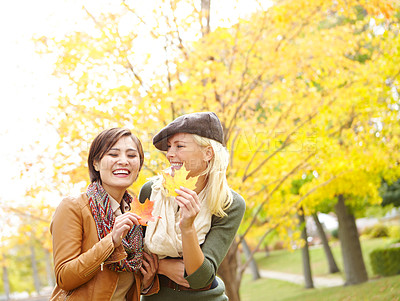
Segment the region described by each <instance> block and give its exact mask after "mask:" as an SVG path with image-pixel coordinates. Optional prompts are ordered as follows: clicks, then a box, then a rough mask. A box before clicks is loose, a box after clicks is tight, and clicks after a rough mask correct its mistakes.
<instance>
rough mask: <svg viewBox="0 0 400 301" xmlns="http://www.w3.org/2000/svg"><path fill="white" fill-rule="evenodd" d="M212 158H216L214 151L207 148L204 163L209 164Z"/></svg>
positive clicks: (209, 147)
mask: <svg viewBox="0 0 400 301" xmlns="http://www.w3.org/2000/svg"><path fill="white" fill-rule="evenodd" d="M212 158H214V150H213V148H212V147H211V146H207V147H206V149H205V151H204V161H207V162H209V161H211V159H212Z"/></svg>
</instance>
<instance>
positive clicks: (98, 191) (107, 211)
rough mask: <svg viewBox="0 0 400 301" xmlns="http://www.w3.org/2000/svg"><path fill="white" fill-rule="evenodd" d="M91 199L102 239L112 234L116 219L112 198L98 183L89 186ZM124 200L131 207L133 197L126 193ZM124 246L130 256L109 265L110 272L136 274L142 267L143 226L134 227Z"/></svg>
mask: <svg viewBox="0 0 400 301" xmlns="http://www.w3.org/2000/svg"><path fill="white" fill-rule="evenodd" d="M86 194H87V196H88V198H89V205H90V208H91V210H92V215H93V218H94V221H95V223H96V228H97V235H98V236H99V239H102V238H103V237H105V236H106V235H107V234H109V233H111V232H112V229H113V227H114V222H115V217H114V212H113V210H112V208H111V204H110V197H109V195H108V193H107V192H106V191H105V190H104V188H103V186H101V185H100V183H98V182H93V183H91V184H90V185H89V186H88V189H87V192H86ZM123 200H124V201H125V202H126V203H127V204H128V205H130V203H131V202H132V196H131V195H130V194H129V193H128V192H127V191H126V192H125V194H124V196H123ZM122 245H123V247H124V249H125V251H126V253H127V254H128V256H127V258H125V259H123V260H121V261H119V262H116V263H112V264H109V265H107V266H108V267H109V269H110V270H112V271H116V272H134V271H136V270H139V269H140V267H141V266H142V257H143V231H142V226H140V225H139V226H135V225H134V226H133V227H132V229H131V230H129V232H128V234H127V235H126V236H125V238H124V239H123V240H122Z"/></svg>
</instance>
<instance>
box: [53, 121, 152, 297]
mask: <svg viewBox="0 0 400 301" xmlns="http://www.w3.org/2000/svg"><path fill="white" fill-rule="evenodd" d="M143 161H144V154H143V149H142V145H141V143H140V141H139V139H138V138H137V137H136V136H135V135H133V134H132V133H131V132H130V131H129V130H127V129H122V128H112V129H108V130H105V131H103V132H101V133H100V134H99V135H98V136H97V137H96V138H95V139H94V141H93V142H92V144H91V146H90V150H89V156H88V168H89V175H90V181H91V184H90V185H89V186H88V188H87V191H86V193H82V194H81V195H79V196H77V197H67V198H65V199H63V200H62V202H61V203H60V205H59V206H58V207H57V209H56V211H55V213H54V216H53V219H52V222H51V226H50V230H51V233H52V237H53V256H54V266H55V275H56V282H57V285H56V287H55V289H54V290H53V293H52V297H51V300H67V299H68V300H88V301H89V300H96V301H97V300H107V301H108V300H116V301H122V300H129V301H138V300H139V299H140V294H141V292H142V293H148V294H151V293H153V292H156V291H157V290H158V281H157V280H156V281H155V282H154V283H153V279H154V274H155V273H156V270H157V267H158V262H157V260H156V259H155V257H154V256H151V255H148V254H147V253H145V252H142V248H143V230H142V227H141V226H140V224H139V219H140V216H138V215H136V214H135V213H133V212H129V210H130V203H131V202H132V199H133V198H132V196H131V195H130V194H129V193H128V191H127V188H128V187H129V186H130V185H132V183H133V182H134V181H135V180H136V179H137V177H138V175H139V171H140V169H141V168H142V166H143ZM156 279H157V278H156Z"/></svg>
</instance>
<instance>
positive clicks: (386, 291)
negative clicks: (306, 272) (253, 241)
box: [240, 238, 400, 301]
mask: <svg viewBox="0 0 400 301" xmlns="http://www.w3.org/2000/svg"><path fill="white" fill-rule="evenodd" d="M390 242H391V241H390V240H389V239H382V238H381V239H370V240H362V241H361V246H362V250H363V257H364V262H365V265H366V268H367V272H368V276H369V278H370V280H369V281H368V282H366V283H363V284H359V285H352V286H346V287H344V286H339V287H331V288H317V289H305V288H304V286H302V285H297V284H293V283H289V282H285V281H280V280H275V279H259V280H256V281H253V280H252V277H251V276H250V275H244V277H243V280H242V284H241V288H240V295H241V299H242V301H274V300H276V301H291V300H293V301H314V300H315V301H317V300H318V301H320V300H321V301H337V300H343V301H355V300H362V301H364V300H365V301H370V300H372V301H374V300H376V301H377V300H382V301H386V300H388V301H400V275H399V276H393V277H385V278H378V277H376V276H374V275H373V274H372V270H371V265H370V260H369V254H370V252H371V251H372V250H374V249H376V248H379V247H384V246H386V245H388V244H389V243H390ZM331 248H332V252H333V255H334V257H335V260H336V263H337V264H338V266H339V269H340V270H341V271H343V263H342V256H341V250H340V244H339V243H332V244H331ZM255 258H256V260H257V262H258V265H259V268H260V269H266V270H273V271H280V272H287V273H293V274H300V275H301V274H302V261H301V251H300V250H295V251H293V252H291V251H287V250H279V251H273V252H271V253H270V256H266V254H265V252H260V253H257V254H256V256H255ZM310 258H311V265H312V274H313V276H324V277H342V276H343V273H342V272H340V273H336V274H334V275H330V274H328V265H327V263H326V259H325V253H324V250H323V248H322V247H313V248H312V249H310Z"/></svg>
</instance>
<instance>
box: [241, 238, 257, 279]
mask: <svg viewBox="0 0 400 301" xmlns="http://www.w3.org/2000/svg"><path fill="white" fill-rule="evenodd" d="M242 246H243V251H244V254H245V255H246V259H247V260H249V259H250V256H251V250H250V248H249V246H248V244H247V242H246V240H245V239H243V240H242ZM249 267H250V271H251V274H252V275H253V280H257V279H260V278H261V276H260V272H259V271H258V266H257V263H256V261H255V260H254V257H253V258H251V259H250V265H249Z"/></svg>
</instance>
